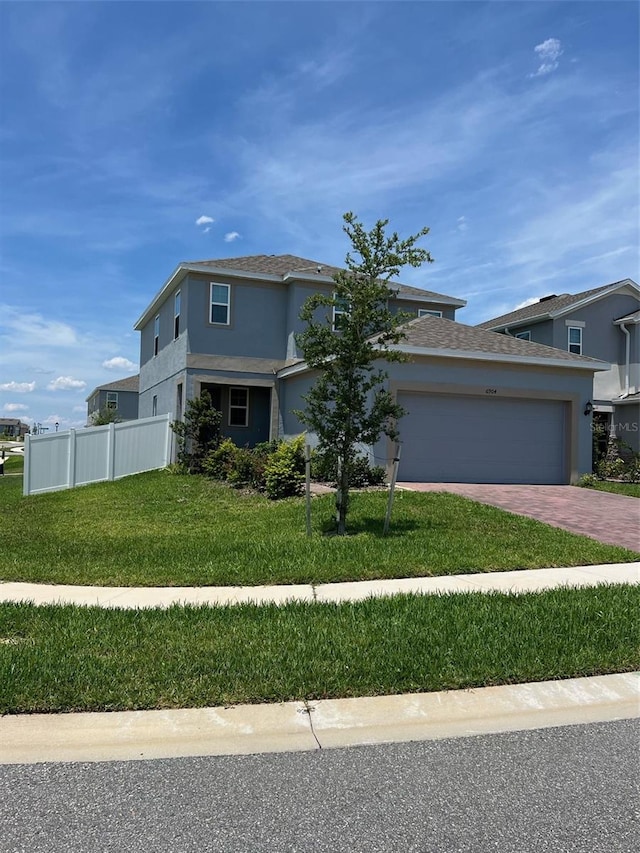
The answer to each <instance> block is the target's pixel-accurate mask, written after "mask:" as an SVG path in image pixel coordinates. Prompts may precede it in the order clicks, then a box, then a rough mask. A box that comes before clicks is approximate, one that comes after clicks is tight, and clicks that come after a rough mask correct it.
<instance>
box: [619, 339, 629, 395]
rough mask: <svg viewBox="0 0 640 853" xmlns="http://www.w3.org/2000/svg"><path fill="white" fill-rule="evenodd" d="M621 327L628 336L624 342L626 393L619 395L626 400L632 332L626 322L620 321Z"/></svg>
mask: <svg viewBox="0 0 640 853" xmlns="http://www.w3.org/2000/svg"><path fill="white" fill-rule="evenodd" d="M620 329H621V330H622V331H623V332H624V335H625V338H626V340H625V344H624V393H622V394H621V395H620V397H619V399H620V400H624V398H625V397H628V396H629V371H630V367H629V362H630V360H631V334H630V332H629V329H627V327H626V326H625V324H624V323H620Z"/></svg>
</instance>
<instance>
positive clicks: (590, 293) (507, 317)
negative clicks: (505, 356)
mask: <svg viewBox="0 0 640 853" xmlns="http://www.w3.org/2000/svg"><path fill="white" fill-rule="evenodd" d="M628 280H629V279H623V280H622V281H614V282H612V283H611V284H604V285H602V286H601V287H594V288H592V289H591V290H583V291H582V292H581V293H563V294H561V295H560V296H553V297H552V298H550V299H549V298H545V299H543V300H542V301H538V302H534V303H533V305H526V306H525V307H524V308H519V309H518V310H517V311H510V312H509V313H508V314H502V315H501V316H500V317H494V318H493V319H492V320H485V321H484V323H478V329H495V328H498V327H500V326H509V325H515V324H516V323H520V322H523V321H526V320H530V319H532V318H534V317H535V318H538V317H548V316H549V315H550V314H553V313H555V312H556V311H562V310H563V309H565V308H570V307H571V306H572V305H574V304H577V303H578V302H582V300H583V299H590V298H591V297H594V296H597V295H598V294H600V293H604V291H606V290H609V289H610V288H615V287H616V286H617V285H621V284H625V283H626V282H627V281H628Z"/></svg>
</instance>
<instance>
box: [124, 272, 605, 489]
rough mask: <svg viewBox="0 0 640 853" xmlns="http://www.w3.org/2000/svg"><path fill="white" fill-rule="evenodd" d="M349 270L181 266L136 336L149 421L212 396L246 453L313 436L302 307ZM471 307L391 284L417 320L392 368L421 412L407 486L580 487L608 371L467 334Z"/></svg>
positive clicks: (578, 358) (403, 474)
mask: <svg viewBox="0 0 640 853" xmlns="http://www.w3.org/2000/svg"><path fill="white" fill-rule="evenodd" d="M336 272H338V269H337V268H336V267H332V266H330V265H327V264H323V263H321V262H317V261H312V260H309V259H307V258H300V257H296V256H293V255H257V256H250V257H241V258H224V259H220V260H210V261H199V262H191V263H182V264H180V265H179V266H178V267H177V269H176V270H175V271H174V272H173V273H172V275H171V276H170V277H169V278H168V279H167V281H166V282H165V284H164V285H163V286H162V287H161V289H160V290H159V292H158V293H157V295H156V296H155V297H154V298H153V300H152V301H151V303H150V305H149V306H148V308H147V309H146V310H145V311H144V313H143V314H142V316H141V317H140V318H139V320H138V322H137V323H136V326H135V328H136V329H137V330H139V331H140V333H141V347H140V397H139V416H140V417H149V416H152V415H155V414H164V413H171V414H172V415H173V416H174V417H176V418H181V417H182V416H183V413H184V407H185V404H186V401H187V400H189V399H192V398H195V397H197V396H198V395H199V394H201V393H202V391H204V390H206V391H208V392H209V393H210V395H211V397H212V399H213V402H214V404H215V406H216V407H217V408H218V409H219V410H220V412H221V413H222V418H223V432H224V434H225V435H227V436H229V437H230V438H232V439H233V441H234V442H235V443H236V444H238V445H241V446H253V445H255V444H256V443H258V442H261V441H265V440H268V439H273V438H278V437H287V436H291V435H295V434H299V433H300V432H301V431H302V430H303V425H302V424H301V423H300V422H299V421H298V419H297V417H296V416H295V414H294V411H295V410H296V409H303V408H304V402H303V399H302V397H303V395H304V394H305V393H306V392H307V391H308V389H309V388H310V387H311V384H312V383H313V382H314V380H315V376H314V373H313V371H311V370H310V368H309V367H308V365H307V364H306V363H305V361H304V353H302V352H299V351H298V348H297V345H296V333H297V332H300V331H302V330H303V324H302V321H301V320H300V319H299V314H300V309H301V307H302V305H303V304H304V302H305V300H306V299H307V297H308V296H309V295H311V294H312V293H314V292H318V291H321V292H325V293H327V294H331V293H332V292H333V288H334V281H333V276H334V275H335V273H336ZM464 305H465V301H464V300H462V299H457V298H455V297H451V296H446V295H444V294H439V293H434V292H432V291H429V290H425V289H422V288H418V287H409V286H406V285H403V284H400V283H396V282H394V283H391V284H390V295H389V308H390V310H391V311H394V312H403V313H404V314H405V315H407V320H408V322H407V325H406V332H407V335H406V338H405V340H404V341H403V342H402V344H401V345H400V348H401V349H402V350H403V351H404V352H405V353H406V355H407V361H406V362H404V363H398V364H395V363H394V364H392V365H389V366H388V373H389V379H388V387H389V389H390V391H391V392H392V394H393V395H394V396H395V398H396V399H397V400H398V402H400V404H401V405H402V406H403V407H404V408H405V410H406V412H407V414H406V415H405V417H403V418H402V421H401V423H400V431H401V436H402V442H403V445H402V454H401V463H400V478H401V479H405V480H430V481H432V482H433V481H443V482H458V481H459V482H474V481H475V482H523V483H526V482H533V483H535V482H555V483H565V482H567V483H568V482H573V481H575V479H576V478H577V477H578V476H579V475H580V474H581V473H585V472H586V471H587V470H590V466H591V436H590V430H589V424H588V423H587V418H585V417H584V415H583V410H584V408H585V406H586V404H587V402H588V401H589V400H590V398H591V395H592V386H593V374H594V372H595V371H603V370H606V369H607V368H608V365H605V364H602V363H601V362H600V361H597V360H595V359H593V358H588V357H586V356H583V355H581V354H575V353H572V352H567V351H566V350H564V351H561V350H558V349H555V348H552V347H549V346H543V345H541V344H535V343H531V342H526V341H522V340H517V339H507V338H505V337H504V336H499V335H495V334H493V333H492V332H486V331H483V330H480V329H476V328H474V327H471V326H465V325H462V324H460V323H458V322H456V320H455V314H456V310H457V309H459V308H462V307H463V306H464ZM410 318H413V319H410ZM329 319H331V318H329ZM335 319H336V318H335V317H334V318H333V320H334V321H335ZM366 452H368V453H369V454H370V456H371V459H372V460H373V461H375V462H376V463H377V464H385V463H386V464H389V463H390V461H391V459H392V458H393V456H394V452H395V451H394V447H392V446H391V444H390V442H388V440H387V439H386V438H384V439H383V440H381V441H380V442H378V444H377V445H376V446H375V447H371V448H367V449H366Z"/></svg>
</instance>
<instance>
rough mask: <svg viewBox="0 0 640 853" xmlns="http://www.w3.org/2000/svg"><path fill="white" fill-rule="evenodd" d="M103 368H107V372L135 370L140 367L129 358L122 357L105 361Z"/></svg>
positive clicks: (118, 356)
mask: <svg viewBox="0 0 640 853" xmlns="http://www.w3.org/2000/svg"><path fill="white" fill-rule="evenodd" d="M102 366H103V367H106V369H107V370H135V369H136V368H137V367H138V365H137V364H134V363H133V362H132V361H129V359H128V358H124V357H123V356H121V355H117V356H115V357H114V358H110V359H108V360H107V361H103V362H102Z"/></svg>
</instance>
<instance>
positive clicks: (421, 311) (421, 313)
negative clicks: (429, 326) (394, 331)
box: [418, 308, 442, 317]
mask: <svg viewBox="0 0 640 853" xmlns="http://www.w3.org/2000/svg"><path fill="white" fill-rule="evenodd" d="M418 317H442V311H437V310H435V309H431V308H418Z"/></svg>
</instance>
